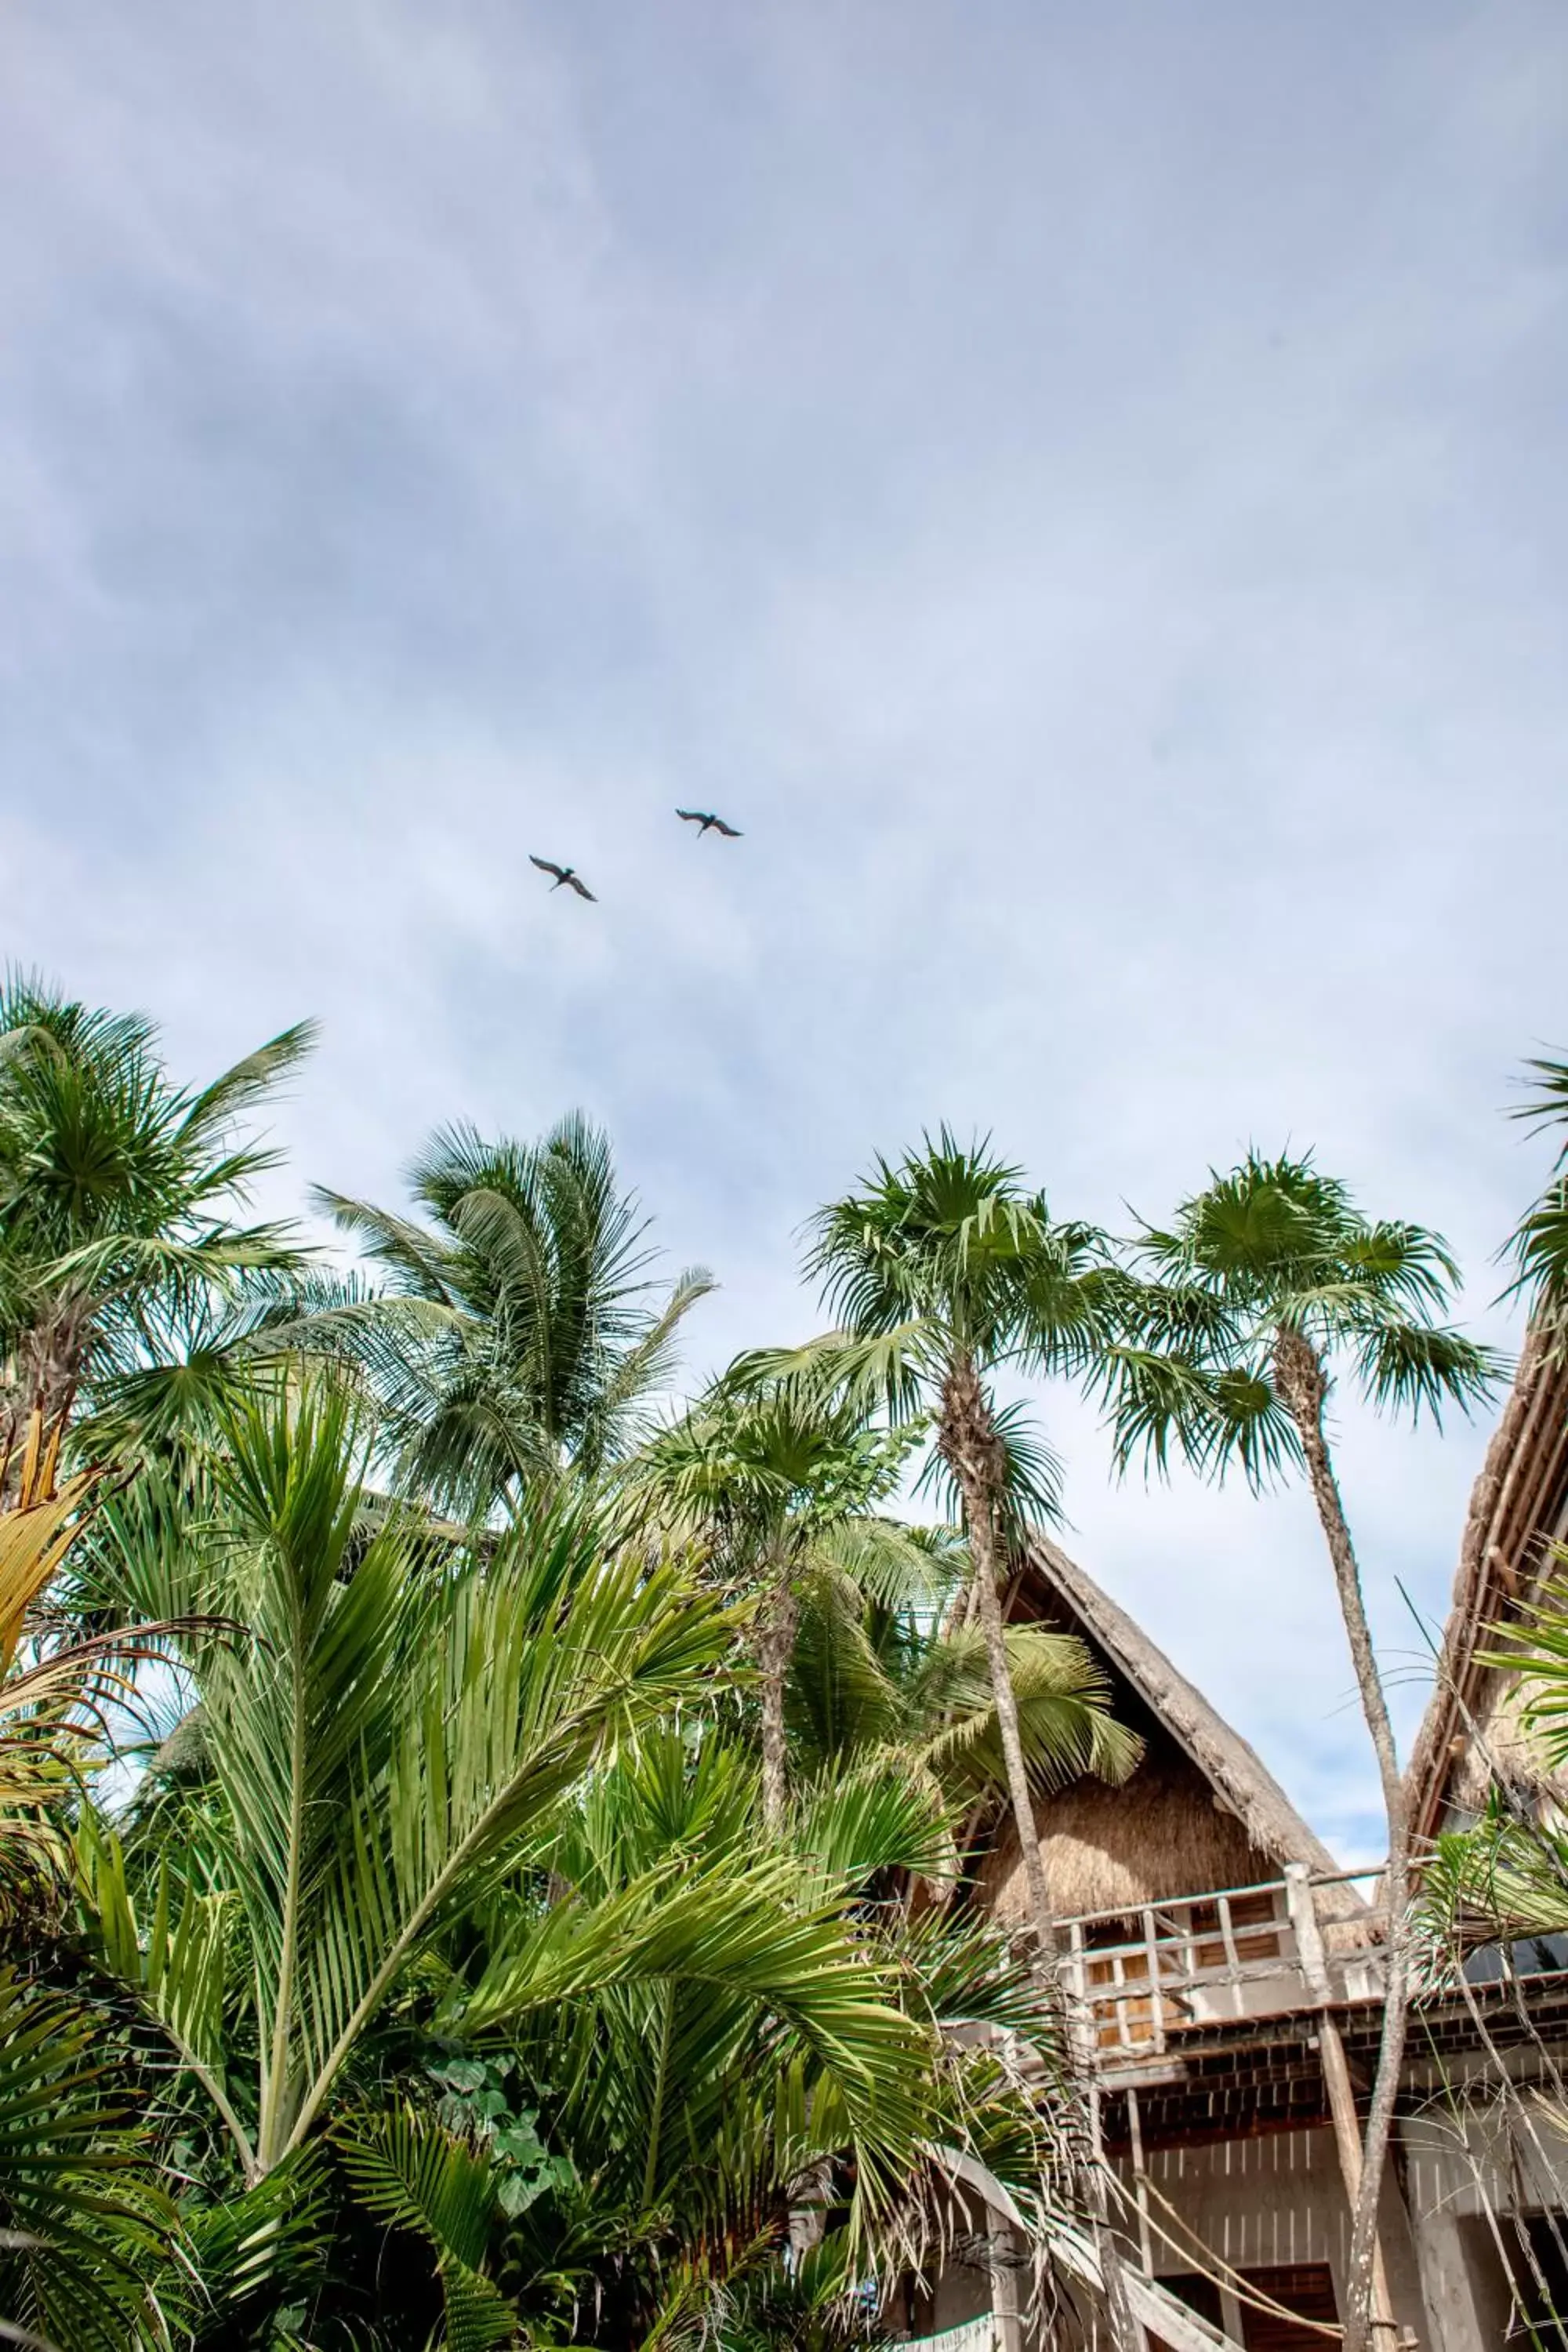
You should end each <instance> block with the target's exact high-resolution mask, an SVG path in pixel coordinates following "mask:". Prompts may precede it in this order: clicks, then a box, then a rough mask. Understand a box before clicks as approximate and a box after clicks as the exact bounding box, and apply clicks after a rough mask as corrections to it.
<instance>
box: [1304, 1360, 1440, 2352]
mask: <svg viewBox="0 0 1568 2352" xmlns="http://www.w3.org/2000/svg"><path fill="white" fill-rule="evenodd" d="M1274 1375H1275V1381H1276V1383H1277V1385H1278V1388H1279V1395H1280V1398H1281V1399H1282V1401H1283V1402H1284V1404H1285V1407H1286V1410H1287V1411H1288V1412H1289V1415H1290V1418H1291V1420H1292V1421H1293V1422H1294V1423H1295V1424H1296V1428H1297V1430H1298V1432H1299V1433H1300V1439H1301V1449H1302V1452H1303V1453H1304V1454H1305V1455H1306V1458H1307V1475H1308V1476H1309V1478H1310V1481H1311V1487H1312V1500H1313V1501H1314V1503H1315V1504H1316V1505H1317V1508H1318V1517H1319V1519H1320V1521H1321V1525H1322V1529H1323V1534H1324V1537H1325V1538H1326V1540H1327V1543H1328V1547H1329V1558H1330V1559H1331V1561H1332V1563H1333V1570H1334V1582H1335V1584H1336V1586H1337V1587H1338V1590H1339V1597H1340V1612H1341V1614H1342V1617H1343V1619H1344V1626H1345V1633H1346V1635H1347V1637H1348V1639H1349V1642H1350V1649H1351V1658H1352V1663H1353V1664H1354V1666H1355V1677H1356V1684H1357V1686H1358V1688H1359V1690H1360V1692H1361V1704H1362V1713H1363V1716H1364V1717H1365V1718H1366V1727H1367V1729H1368V1731H1369V1732H1370V1733H1371V1735H1372V1744H1373V1749H1374V1751H1375V1753H1376V1756H1377V1769H1378V1776H1379V1778H1380V1780H1382V1783H1383V1801H1384V1811H1385V1813H1386V1815H1387V1819H1388V1868H1387V1872H1386V1874H1385V1875H1384V1902H1385V1905H1386V1908H1387V1913H1388V1929H1387V1947H1386V1958H1385V1961H1384V1969H1385V1976H1386V1990H1385V1991H1384V2010H1383V2039H1382V2042H1381V2043H1380V2045H1379V2048H1378V2053H1377V2073H1376V2075H1375V2077H1374V2079H1373V2088H1372V2105H1371V2109H1370V2111H1369V2113H1368V2116H1367V2119H1366V2133H1365V2137H1364V2140H1363V2150H1362V2172H1361V2188H1360V2191H1359V2193H1358V2195H1357V2198H1356V2204H1355V2219H1354V2224H1353V2227H1352V2233H1351V2252H1350V2276H1349V2299H1350V2311H1349V2314H1348V2315H1347V2318H1346V2324H1345V2342H1344V2352H1367V2347H1369V2346H1370V2345H1371V2343H1372V2339H1373V2308H1372V2306H1373V2272H1374V2267H1375V2263H1376V2255H1377V2217H1378V2202H1379V2198H1380V2196H1381V2193H1382V2188H1383V2177H1384V2170H1385V2168H1386V2164H1387V2157H1388V2147H1389V2142H1390V2140H1391V2138H1392V2137H1393V2131H1394V2107H1395V2105H1396V2103H1397V2100H1398V2097H1399V2075H1400V2069H1401V2067H1402V2065H1403V2063H1404V2059H1405V2029H1406V2022H1407V2019H1408V2015H1409V2005H1410V1990H1409V1978H1410V1962H1409V1941H1408V1934H1407V1928H1406V1921H1405V1909H1406V1904H1407V1901H1408V1894H1409V1878H1410V1811H1409V1804H1408V1801H1407V1797H1406V1792H1405V1780H1404V1776H1403V1775H1402V1773H1401V1771H1400V1769H1399V1753H1398V1749H1397V1748H1396V1747H1395V1745H1394V1726H1393V1724H1392V1723H1391V1722H1390V1720H1389V1715H1388V1702H1387V1699H1386V1697H1385V1696H1384V1687H1383V1676H1382V1675H1381V1674H1380V1672H1379V1671H1378V1664H1377V1654H1376V1652H1375V1651H1374V1650H1373V1644H1372V1629H1371V1627H1370V1626H1369V1625H1368V1623H1367V1618H1366V1603H1365V1600H1364V1598H1363V1593H1362V1584H1361V1570H1360V1567H1359V1565H1358V1563H1357V1560H1356V1556H1355V1546H1354V1544H1353V1543H1352V1540H1351V1531H1350V1525H1349V1522H1348V1521H1347V1519H1346V1517H1345V1510H1344V1504H1343V1502H1342V1499H1341V1496H1340V1488H1339V1481H1338V1479H1337V1478H1336V1477H1335V1475H1334V1465H1333V1461H1332V1457H1331V1454H1330V1452H1329V1444H1328V1439H1327V1436H1326V1435H1325V1433H1324V1430H1323V1404H1324V1400H1325V1399H1326V1397H1327V1395H1328V1387H1329V1383H1328V1375H1327V1373H1326V1372H1325V1370H1324V1369H1323V1363H1322V1359H1321V1356H1320V1355H1319V1354H1318V1351H1317V1349H1315V1348H1314V1347H1313V1346H1312V1345H1311V1343H1310V1340H1308V1339H1304V1338H1303V1337H1302V1335H1301V1333H1300V1332H1299V1331H1296V1330H1292V1329H1290V1328H1289V1327H1287V1326H1283V1325H1282V1326H1281V1327H1280V1328H1279V1331H1278V1332H1277V1333H1276V1335H1275V1342H1274ZM1378 2333H1380V2334H1381V2333H1383V2331H1382V2330H1379V2331H1378Z"/></svg>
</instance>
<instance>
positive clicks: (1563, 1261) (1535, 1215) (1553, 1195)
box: [1509, 1061, 1568, 1338]
mask: <svg viewBox="0 0 1568 2352" xmlns="http://www.w3.org/2000/svg"><path fill="white" fill-rule="evenodd" d="M1526 1067H1527V1069H1529V1070H1530V1072H1531V1075H1532V1076H1533V1078H1534V1080H1535V1082H1536V1089H1537V1090H1536V1092H1535V1094H1534V1095H1533V1096H1532V1097H1531V1100H1530V1101H1529V1102H1527V1103H1523V1104H1521V1106H1520V1108H1519V1109H1518V1110H1516V1111H1515V1113H1514V1117H1515V1118H1521V1119H1523V1120H1525V1121H1526V1123H1527V1124H1528V1125H1529V1126H1530V1127H1531V1129H1540V1128H1552V1127H1555V1128H1568V1062H1557V1061H1532V1062H1529V1063H1527V1064H1526ZM1509 1252H1510V1255H1511V1256H1512V1258H1513V1260H1514V1263H1515V1265H1517V1267H1518V1269H1519V1272H1518V1276H1517V1277H1516V1279H1515V1281H1514V1283H1513V1285H1512V1288H1513V1289H1514V1290H1516V1291H1521V1292H1522V1293H1523V1294H1524V1296H1525V1297H1527V1298H1528V1299H1529V1301H1530V1304H1531V1311H1532V1313H1533V1314H1534V1315H1535V1316H1536V1317H1537V1318H1538V1319H1539V1321H1540V1323H1541V1325H1542V1328H1545V1329H1547V1330H1550V1331H1552V1332H1554V1333H1556V1334H1557V1335H1558V1336H1559V1338H1561V1332H1562V1327H1563V1324H1564V1323H1565V1322H1568V1139H1565V1140H1564V1141H1563V1144H1562V1146H1561V1147H1560V1149H1559V1150H1558V1154H1557V1161H1556V1165H1555V1167H1554V1168H1553V1170H1552V1176H1551V1180H1550V1181H1549V1182H1548V1184H1547V1186H1546V1189H1545V1191H1544V1192H1542V1195H1541V1198H1540V1199H1539V1200H1538V1201H1536V1202H1534V1203H1533V1205H1532V1206H1531V1208H1530V1209H1529V1210H1528V1211H1527V1212H1526V1213H1525V1215H1524V1216H1523V1217H1522V1218H1521V1220H1520V1223H1519V1224H1518V1226H1517V1227H1516V1228H1515V1230H1514V1234H1513V1236H1512V1239H1511V1240H1510V1244H1509Z"/></svg>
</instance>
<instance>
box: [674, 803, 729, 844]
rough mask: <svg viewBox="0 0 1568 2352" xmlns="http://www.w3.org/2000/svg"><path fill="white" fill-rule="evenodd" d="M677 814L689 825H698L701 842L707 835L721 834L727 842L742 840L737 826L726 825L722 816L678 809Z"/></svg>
mask: <svg viewBox="0 0 1568 2352" xmlns="http://www.w3.org/2000/svg"><path fill="white" fill-rule="evenodd" d="M675 814H676V815H677V816H679V817H683V818H684V819H685V821H686V823H687V824H694V825H696V827H697V828H698V838H699V840H700V839H701V837H702V835H703V834H705V833H721V834H722V835H723V836H724V838H725V840H726V841H739V840H740V838H741V835H740V831H739V828H738V827H737V826H735V825H732V824H725V822H724V820H723V818H722V817H721V816H714V815H713V814H711V812H710V811H707V810H704V809H677V810H676V812H675Z"/></svg>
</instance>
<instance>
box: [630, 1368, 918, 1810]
mask: <svg viewBox="0 0 1568 2352" xmlns="http://www.w3.org/2000/svg"><path fill="white" fill-rule="evenodd" d="M918 1436H919V1433H918V1431H905V1430H893V1431H891V1432H889V1431H881V1430H878V1429H876V1428H874V1427H873V1426H872V1425H871V1423H870V1421H869V1418H868V1414H867V1412H866V1411H865V1409H864V1407H863V1405H861V1404H860V1403H859V1402H857V1401H855V1400H853V1399H844V1398H839V1399H824V1398H819V1397H813V1396H808V1395H806V1394H805V1393H804V1392H802V1391H800V1390H798V1389H795V1388H791V1387H789V1386H788V1385H784V1386H781V1385H780V1384H778V1383H777V1382H774V1383H772V1384H764V1385H763V1386H762V1387H760V1388H758V1387H749V1386H745V1385H742V1384H739V1383H737V1382H736V1381H733V1380H732V1379H731V1378H730V1377H728V1376H726V1378H725V1379H723V1380H721V1381H718V1382H717V1383H716V1384H715V1386H714V1387H713V1388H712V1389H711V1390H710V1391H709V1393H708V1394H707V1395H706V1396H705V1397H704V1398H703V1399H701V1401H700V1402H699V1403H698V1404H696V1405H695V1406H693V1408H692V1409H691V1411H690V1412H688V1413H686V1414H684V1415H683V1416H682V1417H681V1419H680V1420H679V1422H677V1423H675V1424H674V1425H673V1426H672V1427H670V1428H668V1429H666V1430H663V1431H661V1432H659V1433H658V1435H657V1436H656V1437H655V1438H654V1439H653V1440H651V1441H650V1443H649V1444H647V1446H646V1447H645V1448H644V1449H643V1451H642V1452H641V1454H639V1455H638V1457H637V1461H636V1462H635V1464H634V1465H632V1467H631V1470H630V1473H629V1478H628V1486H629V1488H630V1492H631V1495H632V1496H633V1497H634V1499H635V1501H636V1503H637V1506H638V1507H639V1508H640V1509H641V1510H643V1511H645V1512H647V1513H651V1514H652V1515H654V1516H655V1517H658V1518H661V1519H662V1520H663V1521H664V1522H665V1523H666V1525H668V1526H673V1527H675V1528H680V1529H683V1530H686V1531H689V1532H690V1533H693V1534H695V1535H697V1536H698V1537H699V1538H700V1539H702V1540H704V1541H705V1542H706V1543H707V1544H708V1546H709V1548H710V1555H711V1558H712V1561H713V1565H714V1567H715V1568H716V1570H717V1571H718V1573H719V1574H720V1575H721V1577H723V1578H724V1579H725V1580H727V1581H728V1582H729V1583H730V1584H731V1585H732V1586H734V1587H736V1588H738V1589H741V1590H743V1591H747V1592H748V1593H750V1594H751V1595H752V1597H753V1598H754V1601H755V1604H756V1611H757V1615H756V1620H755V1627H756V1630H755V1654H756V1663H757V1678H758V1685H759V1694H760V1700H761V1707H760V1712H761V1717H762V1724H761V1729H762V1755H763V1815H764V1818H765V1819H766V1821H767V1822H768V1824H769V1826H770V1828H772V1829H773V1830H775V1831H776V1830H777V1829H778V1828H779V1827H780V1826H781V1825H782V1822H783V1820H784V1807H785V1805H786V1803H787V1801H788V1796H789V1773H788V1763H787V1744H786V1740H785V1734H784V1685H785V1681H786V1679H787V1676H788V1674H789V1665H790V1656H791V1652H792V1650H793V1647H794V1642H795V1621H796V1618H797V1616H798V1613H799V1609H800V1598H801V1589H802V1585H803V1581H804V1580H805V1577H806V1575H807V1574H808V1573H809V1571H810V1570H812V1569H813V1568H816V1569H821V1568H822V1567H823V1566H824V1565H825V1564H826V1562H827V1561H828V1560H829V1559H832V1560H834V1561H835V1562H837V1564H838V1565H840V1566H841V1567H845V1568H847V1566H848V1564H849V1563H850V1561H851V1560H853V1561H854V1563H855V1565H856V1566H857V1567H858V1570H859V1571H860V1573H861V1575H862V1576H864V1577H870V1578H873V1579H875V1580H878V1581H879V1583H880V1584H881V1585H882V1586H883V1587H884V1588H887V1587H888V1586H889V1584H891V1585H892V1586H894V1587H896V1588H897V1589H899V1590H904V1591H907V1590H910V1589H911V1588H912V1589H915V1590H919V1589H921V1588H923V1587H931V1586H932V1584H933V1575H932V1569H933V1562H932V1556H931V1552H930V1550H929V1549H928V1548H926V1547H925V1546H923V1545H922V1544H921V1543H920V1542H919V1541H918V1539H917V1538H915V1536H914V1535H913V1534H912V1533H911V1532H910V1530H908V1529H906V1528H900V1526H899V1525H898V1524H897V1523H896V1522H895V1521H893V1520H891V1519H888V1518H885V1517H879V1516H878V1515H877V1512H876V1506H877V1505H878V1504H879V1503H882V1502H885V1501H886V1500H887V1499H888V1498H889V1496H891V1495H892V1493H893V1492H894V1490H895V1489H896V1487H897V1486H898V1483H899V1477H900V1470H901V1467H902V1465H903V1463H904V1460H905V1458H906V1457H907V1455H908V1454H909V1452H910V1445H911V1443H913V1442H917V1441H918Z"/></svg>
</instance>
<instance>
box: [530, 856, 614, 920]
mask: <svg viewBox="0 0 1568 2352" xmlns="http://www.w3.org/2000/svg"><path fill="white" fill-rule="evenodd" d="M528 862H529V864H530V865H531V866H538V868H539V870H540V872H541V873H542V874H553V875H554V877H555V879H554V881H553V882H552V884H551V886H550V887H551V888H552V890H559V889H560V887H561V885H562V884H563V882H565V883H567V884H568V885H569V886H570V887H571V888H573V889H574V890H575V891H576V893H577V896H578V897H579V898H587V899H590V900H592V902H593V904H594V905H595V907H596V906H597V905H598V903H599V902H598V900H597V899H596V898H595V897H594V894H593V892H592V890H590V889H589V887H588V886H587V884H586V883H585V882H583V881H579V879H578V877H577V869H576V867H575V866H552V864H551V862H550V860H549V858H548V857H535V856H534V855H533V852H532V851H531V850H530V851H529V854H528Z"/></svg>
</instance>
